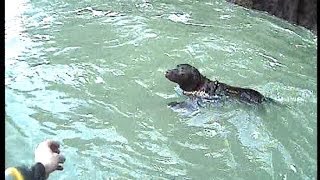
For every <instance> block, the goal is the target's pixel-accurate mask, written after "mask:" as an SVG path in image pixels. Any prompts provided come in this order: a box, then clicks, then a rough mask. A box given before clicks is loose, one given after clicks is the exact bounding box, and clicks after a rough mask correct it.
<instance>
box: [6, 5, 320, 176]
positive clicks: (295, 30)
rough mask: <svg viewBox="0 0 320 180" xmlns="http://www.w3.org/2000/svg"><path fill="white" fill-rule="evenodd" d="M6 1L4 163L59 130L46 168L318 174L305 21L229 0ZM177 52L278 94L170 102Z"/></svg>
mask: <svg viewBox="0 0 320 180" xmlns="http://www.w3.org/2000/svg"><path fill="white" fill-rule="evenodd" d="M5 4H6V7H5V68H6V69H5V101H6V102H5V112H6V115H5V118H6V119H5V121H6V123H5V125H6V127H5V130H6V132H5V134H6V135H5V143H6V144H5V145H6V147H5V160H6V161H5V166H6V167H8V166H14V165H21V164H27V165H31V164H32V163H33V151H34V149H35V147H36V145H37V144H38V143H39V142H41V141H42V140H44V139H47V138H52V139H56V140H59V141H60V142H61V144H62V152H63V153H64V154H65V156H66V158H67V161H66V162H65V165H64V171H63V172H54V173H53V174H52V175H51V176H50V179H83V180H86V179H89V178H90V179H243V180H250V179H252V180H255V179H290V180H292V179H316V157H317V153H316V134H317V128H316V125H317V121H316V116H317V114H316V102H317V96H316V94H317V89H316V71H317V70H316V56H317V55H316V50H317V42H316V41H317V37H315V35H313V34H312V33H311V32H310V31H308V30H306V29H304V28H302V27H297V26H294V25H291V24H288V23H286V22H285V21H283V20H280V19H278V18H275V17H271V16H268V15H266V14H265V13H260V12H254V11H251V10H247V9H244V8H241V7H238V6H234V5H232V4H229V3H227V2H225V1H224V0H219V1H208V0H207V1H187V0H180V1H160V0H159V1H130V0H121V1H120V0H118V1H110V2H108V1H106V2H104V1H74V0H73V1H72V0H71V1H62V0H53V1H46V0H36V1H28V0H14V1H9V0H6V1H5ZM91 8H93V10H92V9H91ZM99 10H101V11H99ZM109 11H111V12H109ZM179 63H189V64H192V65H193V66H195V67H197V68H199V70H200V71H201V72H202V73H203V74H204V75H206V76H207V77H208V78H210V79H213V80H214V79H217V80H219V81H221V82H224V83H227V84H230V85H235V86H241V87H249V88H253V89H256V90H258V91H260V92H261V93H262V94H264V95H266V96H268V97H271V98H273V99H276V100H277V101H279V102H280V103H281V104H283V105H284V106H274V105H272V104H265V105H264V106H263V108H262V109H261V108H254V107H248V106H246V105H242V104H238V103H233V102H226V103H222V104H219V105H216V104H209V105H207V107H203V108H200V109H199V110H198V111H196V112H194V113H191V114H185V113H183V112H175V111H173V110H171V109H170V108H168V107H167V104H168V103H170V102H172V101H183V100H185V99H186V97H183V96H181V95H179V94H178V93H177V92H176V85H175V84H173V83H172V82H169V81H168V80H167V79H166V78H165V77H164V72H165V71H166V70H167V69H170V68H173V67H175V65H177V64H179Z"/></svg>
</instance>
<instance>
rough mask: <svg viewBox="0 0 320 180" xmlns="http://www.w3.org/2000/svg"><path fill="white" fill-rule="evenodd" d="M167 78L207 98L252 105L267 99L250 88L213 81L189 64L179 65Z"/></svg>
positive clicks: (187, 90) (169, 71)
mask: <svg viewBox="0 0 320 180" xmlns="http://www.w3.org/2000/svg"><path fill="white" fill-rule="evenodd" d="M165 77H166V78H167V79H169V80H170V81H172V82H175V83H177V84H178V85H179V87H180V88H181V89H182V90H183V91H185V92H204V93H205V94H206V95H207V97H218V98H225V97H226V98H232V99H236V100H239V101H241V102H246V103H250V104H261V103H262V102H264V101H266V100H267V99H270V98H266V97H264V96H263V95H262V94H261V93H259V92H258V91H256V90H253V89H249V88H240V87H235V86H230V85H227V84H224V83H221V82H219V81H217V80H216V81H212V80H210V79H208V78H206V77H205V76H203V75H202V74H201V73H200V72H199V70H198V69H197V68H195V67H193V66H191V65H189V64H179V65H177V67H176V68H174V69H171V70H168V71H167V72H166V73H165Z"/></svg>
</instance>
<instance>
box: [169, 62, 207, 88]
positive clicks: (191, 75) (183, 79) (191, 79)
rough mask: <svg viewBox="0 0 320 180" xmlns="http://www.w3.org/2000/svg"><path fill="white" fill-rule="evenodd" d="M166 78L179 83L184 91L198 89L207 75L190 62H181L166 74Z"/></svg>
mask: <svg viewBox="0 0 320 180" xmlns="http://www.w3.org/2000/svg"><path fill="white" fill-rule="evenodd" d="M165 76H166V78H167V79H169V80H170V81H172V82H175V83H177V84H179V86H180V88H181V89H182V90H184V91H196V90H198V88H199V87H200V86H201V85H202V84H203V82H204V79H205V77H204V76H202V75H201V74H200V72H199V71H198V69H196V68H195V67H193V66H191V65H189V64H179V65H177V67H176V68H175V69H170V70H168V71H167V72H166V74H165Z"/></svg>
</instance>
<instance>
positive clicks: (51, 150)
mask: <svg viewBox="0 0 320 180" xmlns="http://www.w3.org/2000/svg"><path fill="white" fill-rule="evenodd" d="M59 147H60V144H59V143H58V142H57V141H53V140H45V141H43V142H41V143H40V144H39V145H38V146H37V148H36V150H35V152H34V159H35V161H36V163H37V162H40V163H41V164H42V165H43V166H44V167H45V171H46V177H47V178H48V176H49V174H50V173H52V172H53V171H55V170H63V167H62V163H64V161H65V160H66V159H65V157H64V156H63V155H61V154H60V150H59Z"/></svg>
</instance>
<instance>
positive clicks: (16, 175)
mask: <svg viewBox="0 0 320 180" xmlns="http://www.w3.org/2000/svg"><path fill="white" fill-rule="evenodd" d="M5 173H6V174H7V173H8V174H10V175H11V176H13V178H14V180H24V178H23V176H22V174H21V173H20V171H19V170H18V169H17V168H14V167H10V168H8V169H6V172H5Z"/></svg>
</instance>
